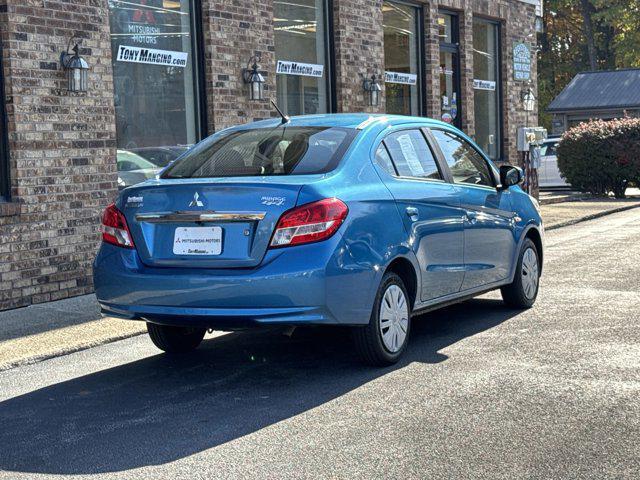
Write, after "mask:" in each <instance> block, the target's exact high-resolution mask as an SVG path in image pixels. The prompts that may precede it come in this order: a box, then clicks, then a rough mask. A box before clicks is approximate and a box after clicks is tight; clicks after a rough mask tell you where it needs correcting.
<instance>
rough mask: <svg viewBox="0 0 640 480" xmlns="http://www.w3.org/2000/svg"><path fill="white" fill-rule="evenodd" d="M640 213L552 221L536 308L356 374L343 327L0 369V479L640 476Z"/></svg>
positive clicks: (497, 306) (455, 318) (490, 310)
mask: <svg viewBox="0 0 640 480" xmlns="http://www.w3.org/2000/svg"><path fill="white" fill-rule="evenodd" d="M639 244H640V209H636V210H631V211H627V212H623V213H619V214H615V215H611V216H608V217H604V218H600V219H597V220H593V221H590V222H586V223H583V224H580V225H576V226H573V227H568V228H563V229H559V230H555V231H552V232H549V233H548V235H547V258H546V265H545V270H544V273H543V281H542V292H541V295H540V297H539V300H538V303H537V304H536V306H535V308H533V309H531V310H529V311H526V312H518V311H512V310H509V309H507V308H506V307H504V306H503V305H502V303H501V302H500V301H499V300H498V296H496V295H495V294H492V295H489V296H485V297H482V298H480V299H477V300H472V301H469V302H466V303H464V304H461V305H458V306H454V307H450V308H447V309H445V310H442V311H440V312H436V313H432V314H429V315H425V316H423V317H421V318H419V319H417V321H415V322H414V330H413V338H412V341H411V344H410V348H409V349H408V351H407V355H406V359H405V361H404V362H402V363H401V364H399V365H397V366H395V367H392V368H387V369H373V368H368V367H363V366H361V365H360V364H358V363H357V361H356V359H355V358H354V356H353V352H352V348H351V345H350V343H349V338H348V336H347V335H346V334H345V332H344V331H343V330H340V329H334V330H302V331H301V330H298V331H296V333H295V334H294V335H293V337H292V338H288V337H285V336H283V335H281V334H280V333H279V332H274V331H266V332H252V333H242V334H228V335H223V336H217V337H215V338H212V339H210V340H208V341H206V342H205V343H204V345H203V348H201V349H200V350H199V351H198V352H197V353H196V354H195V355H193V356H190V357H188V358H179V359H175V358H169V357H166V356H164V355H161V354H159V353H158V351H156V350H155V349H154V347H153V346H151V344H150V341H149V340H148V339H147V338H146V336H142V337H136V338H131V339H128V340H123V341H119V342H115V343H112V344H109V345H104V346H101V347H96V348H92V349H89V350H85V351H82V352H78V353H75V354H71V355H67V356H63V357H59V358H55V359H52V360H48V361H45V362H42V363H39V364H35V365H30V366H25V367H19V368H15V369H13V370H9V371H5V372H2V373H0V478H11V479H19V478H29V479H31V478H40V476H47V475H50V474H55V475H60V476H74V477H75V478H78V477H83V476H87V477H89V476H91V478H96V477H98V478H149V479H159V478H171V479H174V478H184V479H193V478H256V479H264V478H296V479H298V478H350V479H351V478H367V479H368V478H403V479H406V478H453V479H462V478H491V479H496V478H505V479H515V478H597V479H602V478H629V479H637V478H639V477H640V333H639V329H638V326H639V324H640V276H639V275H638V265H640V248H639Z"/></svg>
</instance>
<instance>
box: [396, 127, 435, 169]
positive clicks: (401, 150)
mask: <svg viewBox="0 0 640 480" xmlns="http://www.w3.org/2000/svg"><path fill="white" fill-rule="evenodd" d="M384 144H385V145H386V147H387V149H388V150H389V154H390V155H391V160H392V161H393V165H394V166H395V168H396V170H397V172H398V175H400V176H401V177H414V178H424V179H429V180H442V176H441V175H440V171H439V170H438V164H437V163H436V159H435V157H434V155H433V152H431V149H430V148H429V145H428V144H427V141H426V140H425V138H424V135H423V134H422V132H420V131H419V130H402V131H400V132H395V133H392V134H390V135H388V136H387V137H386V138H385V139H384Z"/></svg>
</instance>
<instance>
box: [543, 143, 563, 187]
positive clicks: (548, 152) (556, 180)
mask: <svg viewBox="0 0 640 480" xmlns="http://www.w3.org/2000/svg"><path fill="white" fill-rule="evenodd" d="M559 142H560V137H550V138H547V139H546V140H545V141H544V143H543V144H542V147H541V151H540V168H539V169H538V185H539V186H540V188H571V185H570V184H568V183H567V181H566V180H565V179H564V178H562V177H561V176H560V170H558V157H557V153H556V149H557V147H558V143H559Z"/></svg>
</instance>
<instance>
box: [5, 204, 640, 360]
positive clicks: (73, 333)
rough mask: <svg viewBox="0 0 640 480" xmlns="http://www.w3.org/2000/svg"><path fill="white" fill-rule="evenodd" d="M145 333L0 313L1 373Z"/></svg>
mask: <svg viewBox="0 0 640 480" xmlns="http://www.w3.org/2000/svg"><path fill="white" fill-rule="evenodd" d="M635 207H640V198H632V199H628V200H624V201H619V200H610V199H595V200H594V199H589V200H582V201H575V202H566V203H556V204H548V205H542V207H541V210H542V216H543V219H544V222H545V228H546V229H547V230H553V229H555V228H561V227H563V226H567V225H570V224H574V223H577V222H580V221H584V220H586V219H589V218H594V217H597V216H602V215H606V214H610V213H614V212H617V211H620V210H621V209H629V208H635ZM144 332H146V327H145V324H144V323H143V322H135V321H126V320H119V319H115V318H101V317H100V312H99V308H98V305H97V303H96V299H95V296H94V295H85V296H82V297H75V298H70V299H65V300H59V301H56V302H49V303H45V304H39V305H33V306H30V307H25V308H20V309H16V310H9V311H4V312H0V371H1V370H6V369H9V368H13V367H16V366H19V365H24V364H29V363H35V362H38V361H41V360H44V359H47V358H51V357H55V356H59V355H64V354H67V353H72V352H76V351H79V350H84V349H86V348H90V347H93V346H96V345H100V344H103V343H108V342H113V341H116V340H120V339H123V338H127V337H131V336H134V335H139V334H141V333H144Z"/></svg>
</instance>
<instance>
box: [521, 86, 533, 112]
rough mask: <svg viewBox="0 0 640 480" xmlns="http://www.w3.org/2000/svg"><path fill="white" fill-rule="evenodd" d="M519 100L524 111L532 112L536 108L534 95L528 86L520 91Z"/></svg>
mask: <svg viewBox="0 0 640 480" xmlns="http://www.w3.org/2000/svg"><path fill="white" fill-rule="evenodd" d="M520 100H521V101H522V106H523V108H524V111H525V112H533V111H534V110H535V108H536V96H535V95H534V94H533V90H532V89H531V88H528V89H526V90H523V91H522V93H520Z"/></svg>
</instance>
